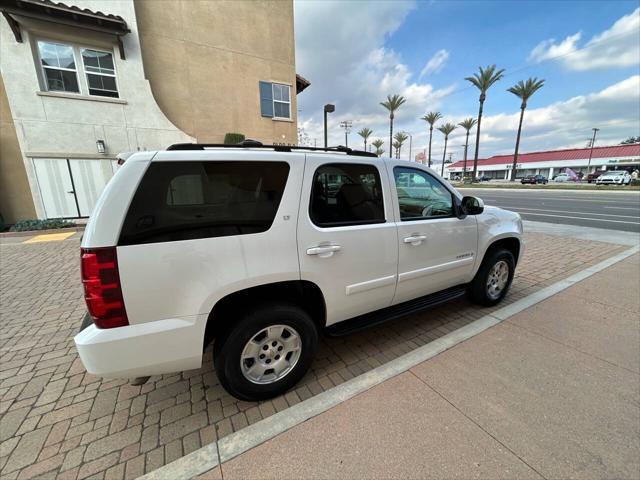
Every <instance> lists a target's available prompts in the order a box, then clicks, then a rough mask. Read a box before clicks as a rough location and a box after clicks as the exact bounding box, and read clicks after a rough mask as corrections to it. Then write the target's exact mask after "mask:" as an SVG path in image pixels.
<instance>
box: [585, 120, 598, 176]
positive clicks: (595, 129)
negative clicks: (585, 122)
mask: <svg viewBox="0 0 640 480" xmlns="http://www.w3.org/2000/svg"><path fill="white" fill-rule="evenodd" d="M591 130H593V138H592V139H591V150H589V162H588V163H587V175H589V170H590V169H591V156H592V155H593V147H594V146H595V144H596V133H598V132H599V131H600V129H599V128H592V129H591Z"/></svg>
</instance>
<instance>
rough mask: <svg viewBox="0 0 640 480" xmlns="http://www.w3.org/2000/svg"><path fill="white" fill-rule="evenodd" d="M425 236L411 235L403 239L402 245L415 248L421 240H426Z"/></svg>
mask: <svg viewBox="0 0 640 480" xmlns="http://www.w3.org/2000/svg"><path fill="white" fill-rule="evenodd" d="M426 239H427V236H426V235H411V236H410V237H406V238H405V239H404V243H410V244H411V245H414V246H417V245H420V244H421V243H422V241H423V240H426Z"/></svg>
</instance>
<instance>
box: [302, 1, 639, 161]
mask: <svg viewBox="0 0 640 480" xmlns="http://www.w3.org/2000/svg"><path fill="white" fill-rule="evenodd" d="M639 5H640V4H639V2H638V1H637V0H634V1H615V0H609V1H604V0H603V1H527V0H522V1H516V0H503V1H482V0H471V1H464V0H459V1H454V0H447V1H444V0H431V1H422V2H416V1H403V0H396V1H390V2H387V1H381V0H378V1H364V0H358V1H356V0H345V1H331V0H323V1H315V0H296V1H295V2H294V13H295V35H296V70H297V72H298V73H299V74H301V75H302V76H304V77H305V78H307V79H308V80H309V81H310V82H311V86H310V87H309V88H308V89H306V90H305V91H304V92H302V93H301V94H299V95H298V97H297V98H298V127H299V128H301V129H302V130H303V131H304V132H305V134H306V136H308V139H309V143H310V144H311V145H313V144H314V140H315V141H317V144H318V145H319V146H320V145H321V144H322V142H323V128H322V120H323V119H322V117H323V115H322V111H323V105H324V104H326V103H333V104H335V107H336V111H335V113H332V114H329V129H328V130H329V144H330V145H344V143H345V139H344V130H343V129H341V128H340V126H339V123H340V121H343V120H350V121H351V122H352V123H353V127H352V131H351V134H350V135H349V146H350V147H356V146H357V147H360V148H363V141H362V138H361V137H360V136H358V135H357V133H356V132H357V131H359V130H360V129H362V128H363V127H368V128H371V129H372V130H373V132H374V133H373V135H372V137H371V138H370V140H371V139H375V138H381V139H382V140H384V141H385V145H384V146H383V148H384V149H385V150H386V152H387V153H386V154H388V152H389V146H388V143H389V119H388V112H387V111H386V110H385V109H384V108H383V107H382V106H380V102H381V101H384V100H385V98H386V97H387V95H393V94H396V93H397V94H400V95H403V96H404V97H405V98H406V99H407V102H406V103H405V104H404V105H403V106H402V107H401V108H400V109H399V110H398V111H397V113H396V119H395V121H394V132H397V131H405V132H408V133H410V134H411V135H412V154H413V155H412V156H415V155H416V153H418V152H419V151H422V150H423V149H425V148H426V145H427V142H428V131H427V124H426V122H424V121H423V120H421V119H420V117H422V116H423V115H424V114H425V113H427V112H429V111H439V112H441V113H442V115H443V117H444V118H443V120H441V121H440V122H441V123H442V122H452V123H455V124H457V123H458V122H460V121H462V120H463V119H464V118H467V117H477V114H478V96H479V92H478V91H477V90H476V89H475V87H473V86H472V85H471V84H470V83H469V82H467V81H465V80H464V78H465V77H468V76H471V75H472V74H473V73H476V72H477V71H478V67H479V66H487V65H490V64H496V65H497V67H498V68H503V69H505V76H504V78H503V79H502V80H500V81H499V82H498V83H496V84H495V85H494V86H493V87H491V89H490V90H489V91H488V93H487V99H486V102H485V106H484V115H483V119H482V130H481V135H480V151H479V158H487V157H489V156H491V155H496V154H505V153H513V149H514V146H515V137H516V131H517V126H518V120H519V115H520V100H519V99H518V98H517V97H516V96H514V95H513V94H512V93H509V92H507V88H509V87H511V86H513V85H515V84H516V83H517V82H518V81H520V80H526V79H527V78H529V77H537V78H540V79H544V81H545V85H544V87H543V88H542V89H541V90H539V91H538V92H536V93H535V94H534V95H533V97H531V99H530V100H529V102H528V106H527V110H526V112H525V116H524V123H523V133H522V139H521V146H520V152H532V151H540V150H553V149H559V148H574V147H585V146H586V144H587V142H588V140H589V139H590V138H591V136H592V134H593V132H592V128H594V127H597V128H599V129H600V131H599V132H598V137H597V139H596V146H598V145H601V146H602V145H615V144H618V143H620V142H621V141H622V140H624V139H625V138H627V137H629V136H637V135H640V7H639ZM441 123H440V124H441ZM436 126H438V124H437V125H436ZM464 135H465V133H464V130H463V129H462V128H461V127H458V129H457V130H455V131H454V132H453V133H452V134H451V135H450V137H449V143H448V145H449V147H448V150H447V158H449V153H452V154H453V156H452V160H453V161H456V160H461V159H462V158H463V154H464V147H463V145H464V141H465V139H464ZM469 142H470V147H469V154H468V155H469V158H473V153H474V147H472V146H471V145H475V143H474V142H475V129H474V130H472V135H471V136H470V139H469ZM443 149H444V136H443V135H442V134H441V133H440V132H437V131H435V130H434V135H433V146H432V157H433V160H434V162H435V163H439V162H441V159H442V155H443ZM402 158H404V159H409V142H408V141H407V142H406V143H405V146H404V147H403V149H402Z"/></svg>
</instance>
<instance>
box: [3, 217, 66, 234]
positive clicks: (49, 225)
mask: <svg viewBox="0 0 640 480" xmlns="http://www.w3.org/2000/svg"><path fill="white" fill-rule="evenodd" d="M75 226H76V224H75V223H73V222H69V221H68V220H63V219H61V218H49V219H47V220H20V221H19V222H16V223H14V224H13V225H12V226H11V228H10V229H9V231H10V232H29V231H31V230H52V229H54V228H68V227H75Z"/></svg>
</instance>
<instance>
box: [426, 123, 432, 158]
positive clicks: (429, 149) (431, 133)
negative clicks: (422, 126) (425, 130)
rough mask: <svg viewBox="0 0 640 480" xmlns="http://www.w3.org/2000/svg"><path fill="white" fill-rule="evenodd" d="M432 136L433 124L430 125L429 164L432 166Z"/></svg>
mask: <svg viewBox="0 0 640 480" xmlns="http://www.w3.org/2000/svg"><path fill="white" fill-rule="evenodd" d="M431 137H433V125H431V127H429V163H428V164H427V166H428V167H429V168H431Z"/></svg>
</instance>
